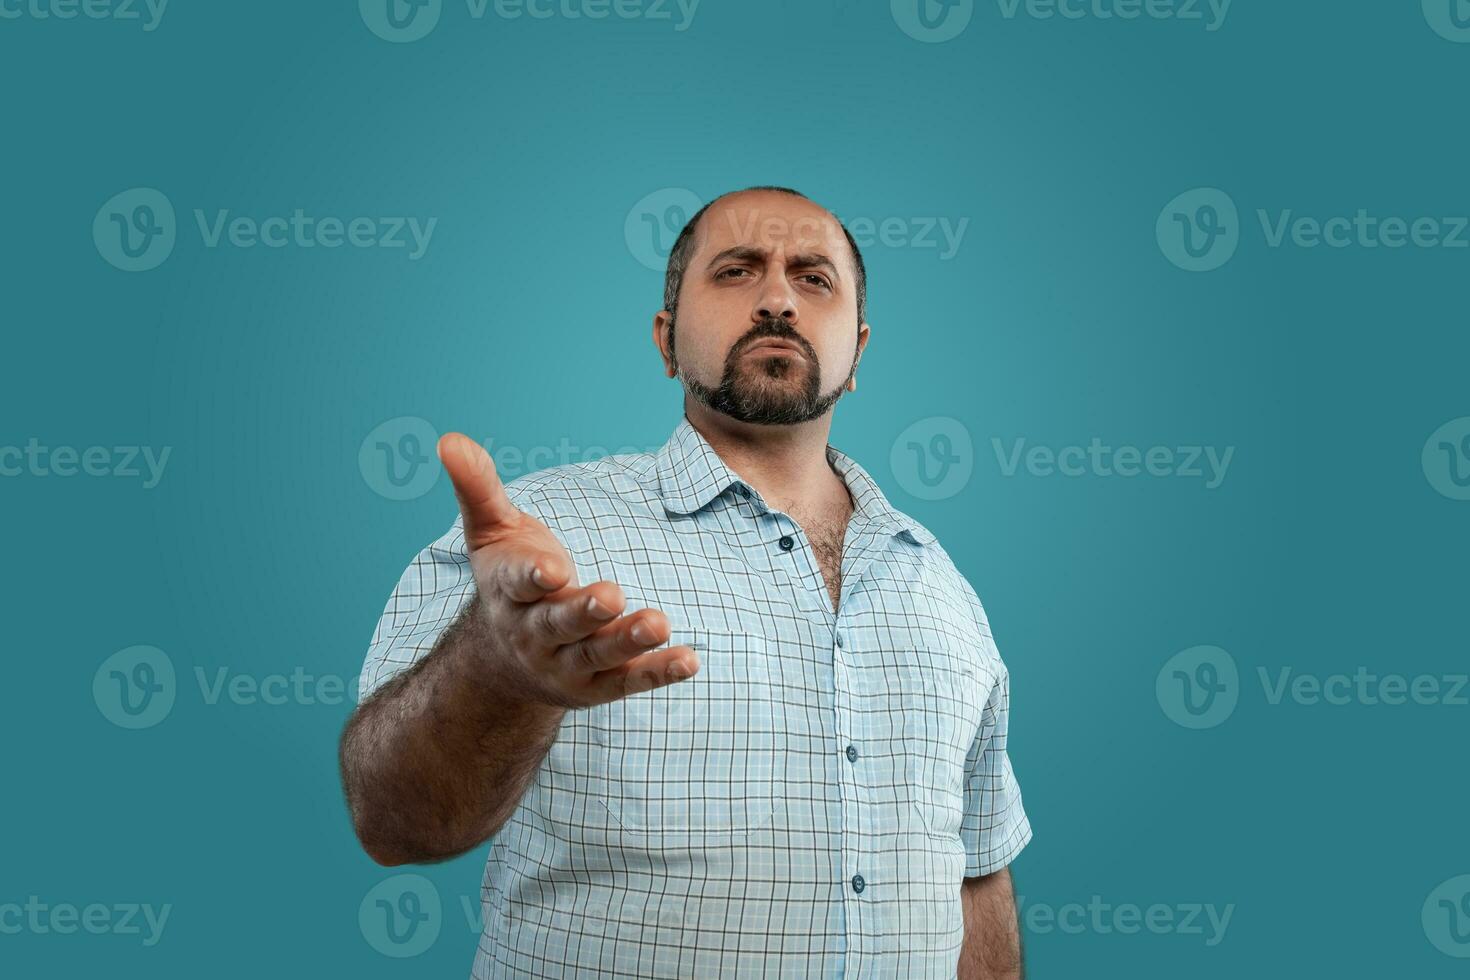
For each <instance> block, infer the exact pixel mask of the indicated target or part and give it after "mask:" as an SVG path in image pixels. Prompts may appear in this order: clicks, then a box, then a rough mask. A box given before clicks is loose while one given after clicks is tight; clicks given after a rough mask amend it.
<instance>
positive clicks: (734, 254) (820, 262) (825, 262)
mask: <svg viewBox="0 0 1470 980" xmlns="http://www.w3.org/2000/svg"><path fill="white" fill-rule="evenodd" d="M729 259H738V260H740V261H744V262H764V261H765V260H766V250H765V249H763V248H756V247H755V246H753V245H735V246H732V247H731V248H727V249H725V250H724V251H723V252H721V253H719V254H718V255H716V256H715V257H714V258H712V259H710V260H709V265H707V266H705V268H706V269H712V268H714V267H715V266H717V265H719V264H720V263H721V262H725V261H727V260H729ZM790 264H791V265H793V266H795V267H796V268H798V269H816V268H825V269H826V270H827V271H828V272H829V273H831V275H832V278H833V279H841V278H842V276H841V275H840V274H839V273H838V272H837V266H836V265H834V264H833V262H832V260H831V259H829V258H827V256H825V255H823V254H822V253H821V252H801V253H799V254H797V255H793V256H791V262H790Z"/></svg>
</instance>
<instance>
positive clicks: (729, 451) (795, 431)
mask: <svg viewBox="0 0 1470 980" xmlns="http://www.w3.org/2000/svg"><path fill="white" fill-rule="evenodd" d="M684 414H685V415H686V416H687V417H688V418H689V423H690V424H691V425H692V426H694V429H695V431H697V432H698V433H699V434H700V435H701V436H703V437H704V439H705V441H706V442H708V443H709V444H710V448H712V449H713V450H714V451H715V452H716V453H718V454H719V456H720V459H722V460H723V461H724V463H725V465H726V466H728V467H730V469H732V470H734V471H735V473H736V474H737V475H739V477H740V478H741V479H742V480H744V481H745V482H746V483H748V484H750V485H751V486H752V487H754V488H755V489H756V491H757V492H758V493H759V494H760V495H761V497H763V498H764V499H765V500H766V502H767V503H769V504H771V505H772V506H775V507H778V508H779V509H781V510H786V511H790V510H798V511H809V510H813V509H815V508H816V506H817V505H819V504H820V503H822V502H824V501H828V500H832V499H834V498H840V499H842V500H843V501H846V500H847V488H846V484H844V483H843V482H842V478H841V477H840V476H838V475H837V474H836V473H835V472H833V470H832V466H831V464H830V463H828V462H827V438H828V436H829V435H830V434H831V431H832V413H831V412H830V411H829V412H827V413H826V414H825V415H823V416H821V417H820V418H816V419H812V420H811V421H810V422H802V423H800V424H797V425H755V424H753V423H750V422H740V421H737V420H735V419H732V418H730V417H729V416H728V415H723V414H721V413H719V412H715V411H713V410H711V409H710V408H708V407H707V406H705V405H704V404H702V403H700V402H697V401H695V400H694V399H692V398H688V397H687V396H686V397H685V399H684Z"/></svg>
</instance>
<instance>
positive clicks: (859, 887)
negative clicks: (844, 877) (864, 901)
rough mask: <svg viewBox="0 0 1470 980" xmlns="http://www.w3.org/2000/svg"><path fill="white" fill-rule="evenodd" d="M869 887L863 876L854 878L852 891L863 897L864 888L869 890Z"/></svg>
mask: <svg viewBox="0 0 1470 980" xmlns="http://www.w3.org/2000/svg"><path fill="white" fill-rule="evenodd" d="M867 887H868V883H867V882H866V881H863V876H862V875H853V876H852V890H853V891H855V892H857V893H858V894H859V895H861V894H862V893H863V889H864V888H867Z"/></svg>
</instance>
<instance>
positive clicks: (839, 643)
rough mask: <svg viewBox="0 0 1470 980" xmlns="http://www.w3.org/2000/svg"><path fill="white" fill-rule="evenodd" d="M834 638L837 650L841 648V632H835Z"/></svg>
mask: <svg viewBox="0 0 1470 980" xmlns="http://www.w3.org/2000/svg"><path fill="white" fill-rule="evenodd" d="M836 640H837V648H838V649H839V650H840V649H842V634H841V633H838V634H837V636H836Z"/></svg>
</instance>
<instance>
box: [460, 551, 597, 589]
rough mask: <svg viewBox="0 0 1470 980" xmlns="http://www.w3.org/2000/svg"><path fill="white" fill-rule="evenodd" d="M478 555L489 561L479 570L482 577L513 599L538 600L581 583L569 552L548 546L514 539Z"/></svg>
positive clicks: (482, 579)
mask: <svg viewBox="0 0 1470 980" xmlns="http://www.w3.org/2000/svg"><path fill="white" fill-rule="evenodd" d="M476 558H478V559H479V560H481V561H483V562H485V563H486V564H485V566H484V568H483V570H482V571H481V572H480V573H479V577H480V579H481V581H483V582H484V583H485V584H486V585H487V586H488V587H489V588H490V589H492V590H494V591H495V592H498V593H499V594H500V595H503V596H505V597H506V598H507V599H509V600H510V601H512V602H517V603H527V602H537V601H539V600H541V599H544V598H546V597H547V596H548V595H551V594H552V593H554V592H558V591H560V590H561V589H564V588H566V587H567V586H568V585H570V586H572V587H574V588H575V587H576V584H577V582H576V576H575V569H573V568H572V567H571V563H570V562H569V561H568V560H567V558H566V557H565V555H563V554H561V553H559V552H556V551H551V550H548V549H546V548H537V547H534V546H528V545H525V544H523V543H514V544H509V545H507V546H505V547H503V548H502V547H499V546H497V547H495V548H487V549H486V550H484V551H481V552H479V554H478V555H477V556H472V557H471V561H474V560H476Z"/></svg>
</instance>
